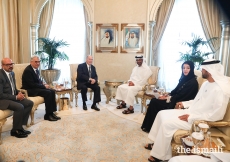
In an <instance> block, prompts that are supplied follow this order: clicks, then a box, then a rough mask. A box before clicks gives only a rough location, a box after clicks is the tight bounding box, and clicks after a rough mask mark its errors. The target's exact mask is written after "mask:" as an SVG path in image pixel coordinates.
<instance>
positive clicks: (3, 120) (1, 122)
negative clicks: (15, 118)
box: [0, 119, 6, 145]
mask: <svg viewBox="0 0 230 162" xmlns="http://www.w3.org/2000/svg"><path fill="white" fill-rule="evenodd" d="M5 122H6V119H2V120H0V145H1V144H2V126H3V125H4V123H5Z"/></svg>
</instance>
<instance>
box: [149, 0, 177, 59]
mask: <svg viewBox="0 0 230 162" xmlns="http://www.w3.org/2000/svg"><path fill="white" fill-rule="evenodd" d="M174 2H175V0H164V1H163V2H162V4H161V6H160V8H159V10H158V12H157V16H156V25H155V26H154V29H153V35H154V36H153V44H152V46H153V47H152V48H153V56H154V57H153V58H154V60H155V57H156V50H157V47H158V45H159V42H160V40H161V38H162V35H163V33H164V30H165V27H166V25H167V23H168V20H169V17H170V14H171V11H172V8H173V5H174Z"/></svg>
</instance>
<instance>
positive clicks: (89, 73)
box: [89, 66, 91, 78]
mask: <svg viewBox="0 0 230 162" xmlns="http://www.w3.org/2000/svg"><path fill="white" fill-rule="evenodd" d="M89 77H90V78H91V66H89Z"/></svg>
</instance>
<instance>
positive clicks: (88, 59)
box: [86, 55, 93, 65]
mask: <svg viewBox="0 0 230 162" xmlns="http://www.w3.org/2000/svg"><path fill="white" fill-rule="evenodd" d="M86 63H87V64H88V65H91V64H92V63H93V56H91V55H88V56H87V57H86Z"/></svg>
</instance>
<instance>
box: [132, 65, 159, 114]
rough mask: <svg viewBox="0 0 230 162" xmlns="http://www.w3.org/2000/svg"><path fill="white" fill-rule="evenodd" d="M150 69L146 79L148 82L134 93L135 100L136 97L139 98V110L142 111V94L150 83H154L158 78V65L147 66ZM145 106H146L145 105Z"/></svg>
mask: <svg viewBox="0 0 230 162" xmlns="http://www.w3.org/2000/svg"><path fill="white" fill-rule="evenodd" d="M149 67H150V69H151V71H152V75H151V76H150V77H149V79H148V84H146V85H144V86H143V87H142V90H141V91H139V92H138V93H137V95H136V97H135V98H136V102H137V103H138V99H137V98H140V99H141V112H143V105H146V104H144V103H143V102H144V94H145V92H146V90H147V89H148V88H149V87H150V86H151V85H156V83H157V79H158V73H159V70H160V67H157V66H149ZM145 108H146V107H145Z"/></svg>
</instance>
